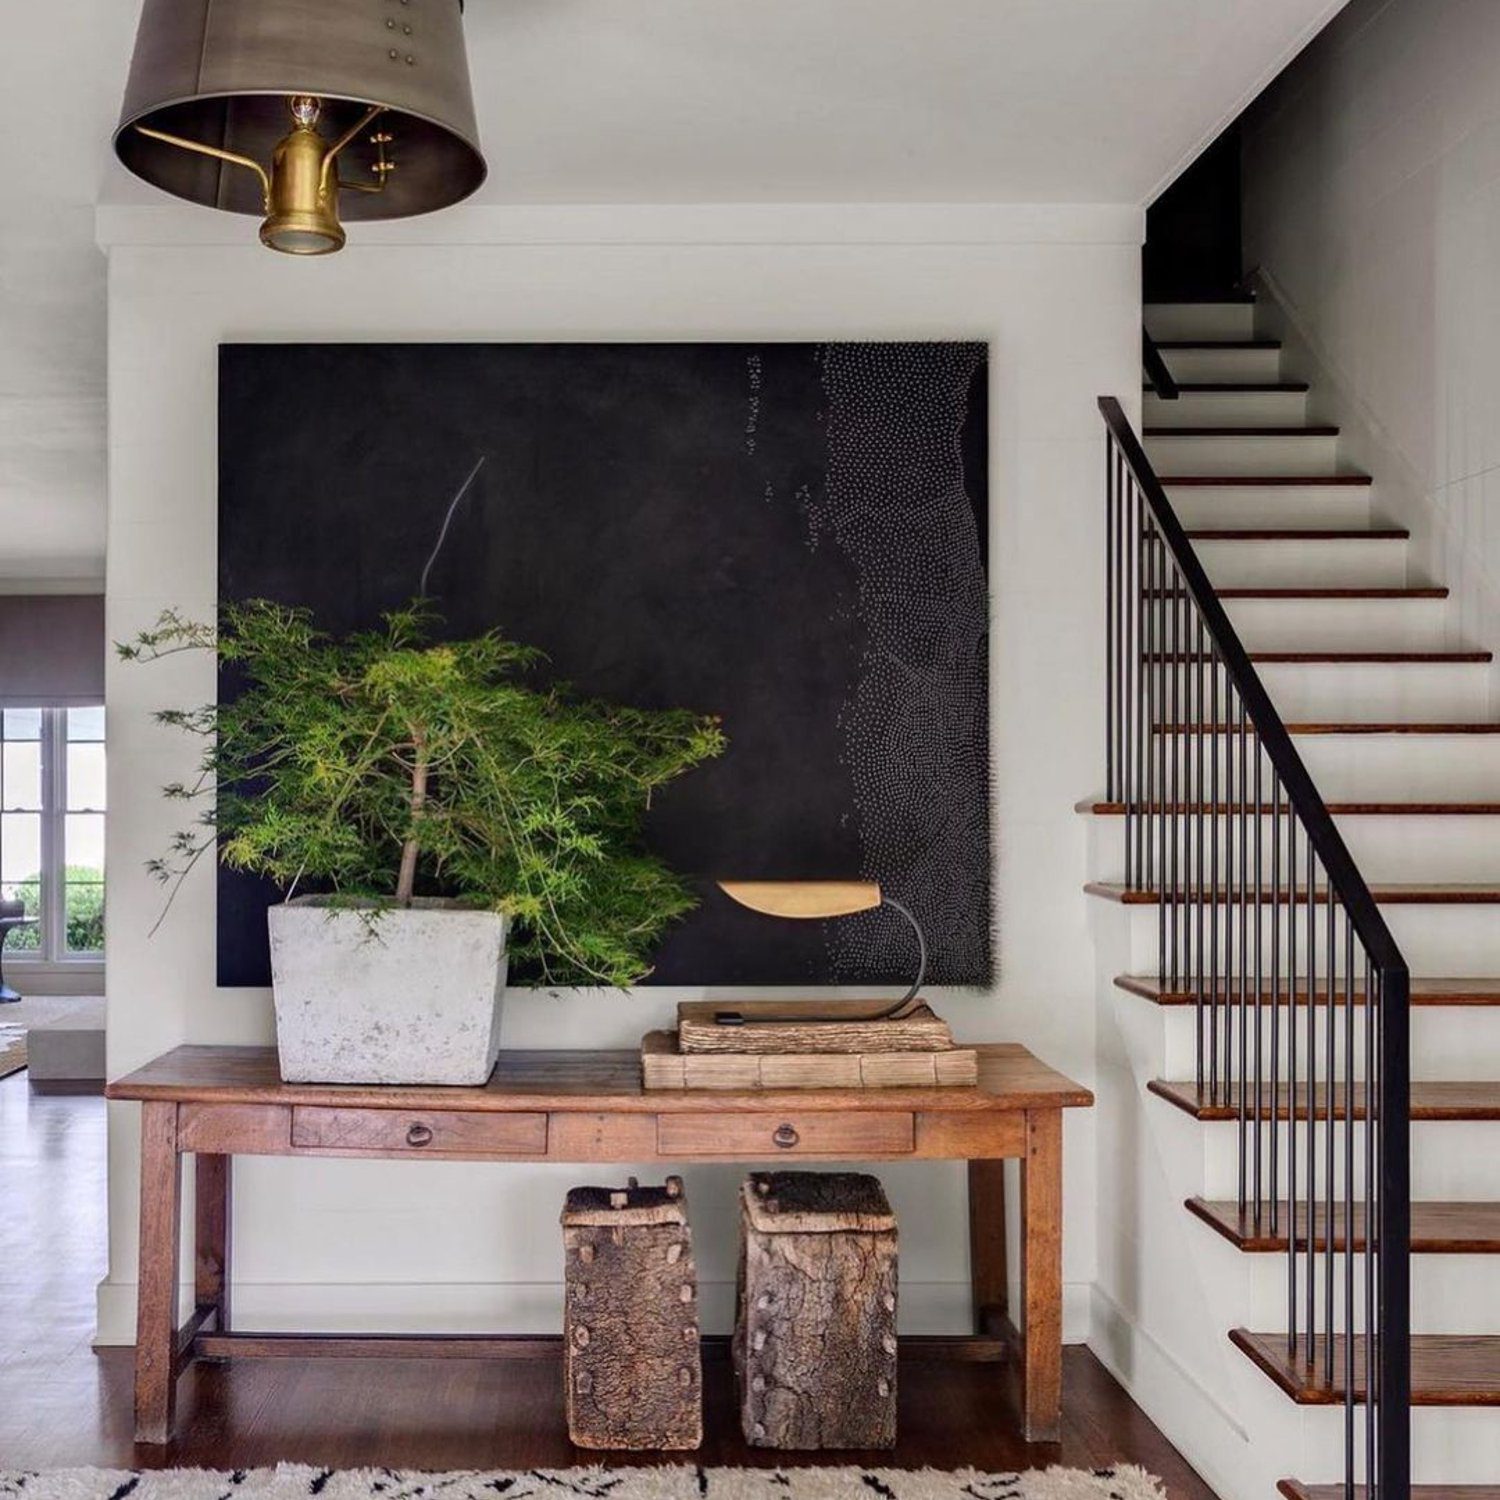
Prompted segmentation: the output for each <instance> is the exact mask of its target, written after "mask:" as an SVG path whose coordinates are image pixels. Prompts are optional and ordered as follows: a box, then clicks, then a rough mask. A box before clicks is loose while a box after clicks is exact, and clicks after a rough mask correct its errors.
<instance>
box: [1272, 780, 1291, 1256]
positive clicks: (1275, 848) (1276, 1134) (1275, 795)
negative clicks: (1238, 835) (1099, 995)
mask: <svg viewBox="0 0 1500 1500" xmlns="http://www.w3.org/2000/svg"><path fill="white" fill-rule="evenodd" d="M1285 816H1286V813H1285V810H1284V809H1283V807H1282V786H1281V776H1280V774H1279V773H1278V772H1277V770H1276V768H1275V767H1274V766H1273V767H1272V768H1271V996H1270V1000H1271V1176H1270V1181H1269V1188H1270V1194H1271V1233H1272V1234H1275V1233H1276V1229H1277V1223H1276V1221H1277V1219H1278V1218H1280V1216H1281V898H1282V890H1281V823H1282V819H1283V818H1284V817H1285ZM1295 1103H1296V1101H1295V1100H1293V1099H1292V1098H1291V1096H1290V1094H1288V1096H1287V1130H1288V1132H1290V1131H1291V1130H1292V1128H1293V1126H1294V1125H1295V1124H1296V1108H1295Z"/></svg>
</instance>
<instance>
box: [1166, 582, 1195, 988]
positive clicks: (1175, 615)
mask: <svg viewBox="0 0 1500 1500" xmlns="http://www.w3.org/2000/svg"><path fill="white" fill-rule="evenodd" d="M1181 589H1182V580H1181V578H1179V577H1178V576H1177V573H1176V571H1175V569H1174V570H1173V573H1172V598H1171V603H1170V605H1169V606H1168V608H1169V618H1168V624H1167V631H1166V634H1167V637H1168V639H1166V640H1164V641H1163V642H1162V656H1163V659H1164V660H1165V661H1166V663H1167V670H1168V671H1169V672H1170V673H1171V682H1170V684H1169V691H1170V692H1171V695H1172V719H1173V722H1174V723H1177V724H1180V725H1182V727H1183V733H1182V736H1181V738H1180V740H1179V744H1178V751H1177V754H1176V755H1174V756H1173V757H1172V787H1171V792H1170V797H1169V801H1168V804H1167V817H1168V827H1169V829H1170V837H1169V838H1168V841H1167V847H1168V849H1169V850H1170V852H1171V856H1172V862H1171V868H1170V871H1169V873H1168V879H1167V884H1166V886H1165V887H1163V889H1162V899H1163V900H1164V901H1166V902H1167V903H1168V905H1167V908H1166V910H1167V929H1168V941H1167V951H1168V955H1169V957H1170V959H1171V963H1172V983H1173V986H1174V987H1175V986H1176V985H1177V984H1178V983H1179V982H1180V980H1181V978H1182V954H1181V952H1180V951H1179V948H1178V940H1179V938H1180V936H1181V934H1180V932H1179V929H1178V921H1177V877H1178V872H1179V871H1180V869H1181V867H1182V865H1181V849H1180V847H1179V845H1180V839H1181V829H1180V828H1179V827H1178V821H1177V809H1178V806H1179V805H1180V799H1181V797H1182V780H1183V773H1184V771H1185V770H1186V769H1187V763H1188V758H1189V756H1190V754H1191V751H1192V740H1191V738H1190V735H1191V732H1192V731H1191V727H1190V726H1189V725H1188V722H1187V713H1186V711H1185V708H1184V705H1183V701H1182V699H1183V692H1182V673H1181V672H1180V671H1179V670H1178V667H1177V663H1176V662H1175V661H1174V660H1173V659H1172V655H1173V653H1175V652H1177V651H1180V650H1181V649H1182V638H1181V634H1180V632H1179V630H1178V621H1179V617H1180V616H1181V613H1182V610H1181V604H1180V601H1179V599H1178V594H1179V593H1180V592H1181Z"/></svg>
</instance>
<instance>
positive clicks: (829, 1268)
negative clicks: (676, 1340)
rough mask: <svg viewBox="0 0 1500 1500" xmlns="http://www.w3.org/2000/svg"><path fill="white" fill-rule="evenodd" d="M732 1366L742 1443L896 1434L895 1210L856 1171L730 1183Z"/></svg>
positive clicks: (784, 1444)
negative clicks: (735, 1190)
mask: <svg viewBox="0 0 1500 1500" xmlns="http://www.w3.org/2000/svg"><path fill="white" fill-rule="evenodd" d="M740 1210H741V1212H740V1233H741V1239H740V1270H739V1296H738V1308H737V1312H736V1316H735V1329H734V1367H735V1376H736V1379H737V1380H738V1383H739V1395H740V1419H741V1422H742V1424H743V1427H744V1431H745V1438H746V1441H747V1442H749V1443H751V1444H753V1445H755V1446H757V1447H763V1448H891V1447H894V1446H895V1442H896V1216H895V1214H894V1213H892V1212H891V1205H890V1204H889V1202H887V1200H886V1196H885V1193H884V1191H883V1190H882V1188H881V1186H880V1183H879V1181H878V1180H877V1179H876V1178H874V1177H868V1176H865V1175H863V1174H860V1173H856V1172H757V1173H756V1174H755V1175H754V1176H752V1177H751V1178H750V1179H749V1180H748V1181H747V1182H746V1183H745V1184H744V1186H743V1188H742V1189H741V1191H740Z"/></svg>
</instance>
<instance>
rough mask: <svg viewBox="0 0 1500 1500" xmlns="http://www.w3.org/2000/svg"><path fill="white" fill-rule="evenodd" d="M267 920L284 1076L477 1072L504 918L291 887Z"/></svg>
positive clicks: (364, 1079) (493, 1009) (496, 992)
mask: <svg viewBox="0 0 1500 1500" xmlns="http://www.w3.org/2000/svg"><path fill="white" fill-rule="evenodd" d="M268 918H269V922H270V930H271V982H272V984H273V986H274V987H275V993H276V1043H277V1049H278V1051H279V1053H280V1056H281V1076H282V1078H283V1079H284V1080H285V1081H286V1082H288V1083H452V1084H465V1083H466V1084H477V1083H483V1082H485V1080H486V1079H488V1078H489V1076H490V1073H491V1071H492V1070H493V1068H494V1066H495V1055H496V1053H497V1052H498V1051H499V1049H500V999H501V996H502V994H503V993H504V990H505V967H506V964H505V935H506V919H505V918H504V917H502V916H499V915H497V914H496V913H494V912H484V911H473V910H470V909H468V908H465V907H462V906H460V905H458V904H457V903H456V902H451V901H431V900H419V901H417V902H415V903H414V904H413V905H411V906H410V907H396V908H391V909H380V910H375V909H373V908H372V909H370V910H368V911H355V910H349V909H347V908H344V909H334V908H331V907H330V906H329V904H328V902H327V900H326V899H325V898H323V897H318V896H299V897H298V898H297V899H295V900H293V901H289V902H287V903H285V904H284V905H282V906H273V907H272V908H271V909H270V912H269V913H268Z"/></svg>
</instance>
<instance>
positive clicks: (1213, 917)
mask: <svg viewBox="0 0 1500 1500" xmlns="http://www.w3.org/2000/svg"><path fill="white" fill-rule="evenodd" d="M1206 640H1207V637H1206V635H1205V641H1206ZM1222 670H1223V667H1222V664H1221V663H1220V661H1219V658H1218V654H1217V653H1215V654H1214V659H1213V670H1212V671H1211V672H1210V673H1209V679H1208V680H1209V685H1210V691H1211V695H1212V701H1211V702H1210V703H1209V731H1208V732H1209V733H1210V734H1212V735H1213V736H1214V740H1213V750H1212V753H1211V755H1210V756H1209V784H1208V807H1209V823H1208V833H1209V853H1208V871H1209V890H1208V930H1209V944H1208V993H1209V1009H1208V1028H1209V1038H1208V1058H1209V1067H1210V1070H1211V1071H1210V1076H1209V1081H1208V1095H1209V1098H1210V1099H1212V1100H1213V1102H1214V1103H1215V1104H1217V1103H1218V1102H1219V949H1220V928H1221V923H1222V920H1223V915H1224V913H1223V910H1222V908H1221V905H1220V901H1219V874H1220V870H1219V822H1220V820H1221V818H1222V817H1223V812H1222V810H1221V808H1220V806H1219V740H1218V733H1219V677H1220V674H1221V672H1222Z"/></svg>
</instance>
